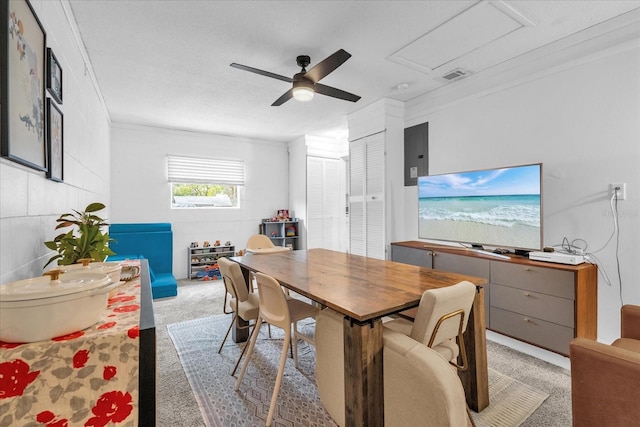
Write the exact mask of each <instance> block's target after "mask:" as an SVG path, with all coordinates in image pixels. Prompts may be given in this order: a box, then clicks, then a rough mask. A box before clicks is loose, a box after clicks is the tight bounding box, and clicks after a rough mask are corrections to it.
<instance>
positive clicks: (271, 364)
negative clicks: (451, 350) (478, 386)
mask: <svg viewBox="0 0 640 427" xmlns="http://www.w3.org/2000/svg"><path fill="white" fill-rule="evenodd" d="M230 320H231V316H226V315H215V316H208V317H205V318H201V319H195V320H190V321H186V322H180V323H174V324H170V325H168V331H169V335H170V337H171V339H172V340H173V342H174V345H175V347H176V350H177V353H178V355H179V357H180V360H181V362H182V365H183V367H184V371H185V373H186V376H187V379H188V380H189V383H190V384H191V388H192V389H193V392H194V394H195V397H196V400H197V401H198V405H199V407H200V410H201V412H202V415H203V419H204V422H205V425H206V426H207V427H222V426H236V425H238V426H239V425H246V426H253V425H262V424H263V423H264V421H265V420H266V415H267V412H268V409H269V402H270V398H271V393H272V390H273V384H274V383H275V374H276V370H277V363H278V359H279V357H280V351H281V349H282V339H281V337H282V331H280V330H278V329H277V328H272V338H268V336H267V334H266V328H263V329H262V330H261V334H260V335H261V336H260V337H259V339H258V342H257V344H256V349H255V351H254V356H253V357H252V360H251V363H250V364H249V369H248V371H247V374H246V375H245V379H244V381H243V384H242V386H241V388H240V390H239V391H238V392H235V391H233V387H234V384H235V380H236V378H235V377H232V376H231V375H230V372H231V370H232V369H233V365H234V363H235V361H236V359H237V357H238V356H239V354H240V351H241V349H242V347H241V345H238V344H235V343H233V341H232V340H231V339H228V340H227V342H226V343H225V346H224V347H223V349H222V352H221V354H218V353H217V348H218V346H219V344H220V342H221V340H222V338H223V336H224V332H225V328H226V327H227V326H228V324H229V321H230ZM311 326H312V325H311ZM263 332H264V333H263ZM279 337H280V338H279ZM299 367H300V370H299V371H298V370H296V369H295V368H294V366H293V361H292V360H288V361H287V365H286V368H285V374H284V379H283V382H282V388H281V390H280V394H279V395H278V406H277V410H276V414H275V417H274V422H273V425H274V426H335V424H334V423H333V421H332V420H331V417H330V416H329V415H328V414H327V413H326V411H325V410H324V409H323V407H322V402H321V401H320V399H319V398H318V395H317V390H316V386H315V380H314V351H313V347H311V346H308V345H307V344H306V343H304V342H302V343H301V345H300V355H299ZM489 396H490V401H491V405H490V406H489V408H487V409H485V410H484V411H482V413H480V414H475V413H474V414H473V416H474V421H475V423H476V425H477V427H516V426H519V425H521V423H522V422H523V421H524V420H525V419H526V418H527V417H528V416H529V415H530V414H531V413H533V412H534V411H535V409H536V408H537V407H538V406H540V404H541V403H542V402H543V401H544V400H545V399H546V398H547V397H548V394H546V393H544V392H542V391H540V390H537V389H535V388H534V387H531V386H528V385H526V384H523V383H521V382H519V381H516V380H514V379H513V378H510V377H508V376H505V375H502V374H500V373H498V372H497V371H495V370H490V375H489Z"/></svg>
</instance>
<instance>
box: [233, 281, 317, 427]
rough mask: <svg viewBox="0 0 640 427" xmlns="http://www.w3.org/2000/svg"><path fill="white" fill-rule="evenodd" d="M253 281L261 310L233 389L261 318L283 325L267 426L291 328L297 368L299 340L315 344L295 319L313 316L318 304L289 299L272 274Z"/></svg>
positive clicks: (241, 373)
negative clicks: (255, 283) (282, 336)
mask: <svg viewBox="0 0 640 427" xmlns="http://www.w3.org/2000/svg"><path fill="white" fill-rule="evenodd" d="M255 278H256V281H257V283H258V296H259V300H260V311H259V314H258V322H257V324H256V327H255V328H254V329H253V331H252V332H251V340H250V342H249V350H248V352H247V357H246V359H245V361H244V363H243V365H242V370H241V371H240V375H239V376H238V380H237V381H236V384H235V387H234V389H235V390H236V391H237V390H238V389H239V388H240V384H241V383H242V378H243V377H244V375H245V373H246V371H247V366H248V365H249V361H250V360H251V355H252V354H253V350H254V347H255V344H256V341H257V338H258V334H259V333H260V326H261V325H262V321H264V322H266V323H268V324H270V325H274V326H277V327H279V328H282V329H283V330H284V333H285V334H284V340H283V342H282V343H283V344H282V352H281V354H280V363H279V365H278V373H277V376H276V382H275V385H274V388H273V394H272V395H271V405H270V406H269V414H268V415H267V421H266V425H267V426H270V425H271V421H272V420H273V413H274V411H275V407H276V401H277V398H278V392H279V391H280V385H281V383H282V376H283V373H284V367H285V363H286V361H287V351H288V349H289V345H290V343H291V341H292V340H291V335H292V333H291V329H292V327H293V360H294V365H295V367H296V368H297V367H298V339H303V340H305V341H307V342H309V343H310V344H312V345H315V342H314V340H313V339H311V338H309V337H307V336H306V335H304V334H302V333H300V332H299V331H298V328H297V322H298V321H300V320H302V319H306V318H309V317H313V318H315V317H316V315H317V314H318V313H319V311H320V310H319V309H318V308H317V307H314V306H312V305H311V304H307V303H306V302H304V301H300V300H298V299H288V298H287V297H286V296H285V294H284V292H283V291H282V288H281V287H280V284H279V283H278V281H277V280H275V279H274V278H273V277H271V276H267V275H266V274H262V273H256V274H255Z"/></svg>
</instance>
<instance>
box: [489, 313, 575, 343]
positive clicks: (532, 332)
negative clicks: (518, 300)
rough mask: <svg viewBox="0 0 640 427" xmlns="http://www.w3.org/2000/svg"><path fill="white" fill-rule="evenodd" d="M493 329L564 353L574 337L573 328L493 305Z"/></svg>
mask: <svg viewBox="0 0 640 427" xmlns="http://www.w3.org/2000/svg"><path fill="white" fill-rule="evenodd" d="M491 329H493V330H494V331H496V332H500V333H503V334H506V335H509V336H512V337H514V338H517V339H520V340H523V341H527V342H530V343H532V344H535V345H538V346H540V347H544V348H547V349H549V350H552V351H556V352H558V353H562V354H564V355H568V354H569V342H570V341H571V340H572V339H573V338H574V329H573V328H568V327H566V326H561V325H558V324H555V323H551V322H545V321H544V320H540V319H537V318H535V317H531V316H525V315H523V314H518V313H514V312H511V311H507V310H502V309H500V308H497V307H491Z"/></svg>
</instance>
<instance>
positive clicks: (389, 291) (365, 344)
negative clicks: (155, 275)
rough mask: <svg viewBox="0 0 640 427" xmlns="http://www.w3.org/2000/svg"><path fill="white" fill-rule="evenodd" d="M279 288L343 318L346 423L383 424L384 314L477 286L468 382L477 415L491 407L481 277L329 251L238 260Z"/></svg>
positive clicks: (468, 339)
mask: <svg viewBox="0 0 640 427" xmlns="http://www.w3.org/2000/svg"><path fill="white" fill-rule="evenodd" d="M231 259H232V260H233V261H236V262H237V263H239V264H240V266H241V267H242V268H243V270H244V271H245V273H246V272H249V271H259V272H262V273H264V274H267V275H269V276H272V277H274V278H275V279H277V280H278V281H279V282H280V284H281V285H283V286H285V287H287V288H289V289H291V290H293V291H295V292H297V293H299V294H301V295H304V296H306V297H308V298H310V299H312V300H313V301H316V302H318V303H320V304H322V305H325V306H327V307H330V308H332V309H333V310H335V311H337V312H339V313H342V314H343V315H344V316H345V318H344V332H345V333H344V344H345V347H344V348H345V356H344V357H345V402H350V405H348V406H347V407H346V408H345V414H346V421H347V425H348V426H367V427H374V426H383V425H384V401H383V398H384V396H383V387H382V378H383V376H382V368H383V367H382V321H381V319H382V317H383V316H386V315H389V314H394V313H398V312H400V311H403V310H406V309H409V308H412V307H417V306H418V304H419V303H420V298H421V297H422V294H423V293H424V291H426V290H428V289H434V288H440V287H445V286H451V285H454V284H456V283H458V282H460V281H463V280H467V281H470V282H472V283H474V284H476V285H477V286H478V293H477V295H476V299H475V301H474V304H473V310H472V313H471V315H470V318H469V324H468V329H467V333H466V334H465V335H467V336H466V338H465V339H466V341H465V343H466V344H467V346H466V347H467V351H468V356H469V363H470V367H469V370H468V371H467V372H466V375H465V377H466V378H463V385H464V386H465V391H466V393H467V400H468V401H471V404H470V406H471V407H472V409H474V410H482V409H484V408H485V407H486V406H487V405H488V404H489V396H488V394H489V391H488V379H487V350H486V341H485V331H484V289H483V287H482V286H481V285H484V284H485V283H486V281H485V280H484V279H480V278H477V277H471V276H465V275H461V274H454V273H447V272H443V271H438V270H430V269H426V268H422V267H417V266H413V265H408V264H402V263H397V262H392V261H384V260H378V259H373V258H366V257H361V256H357V255H350V254H346V253H342V252H335V251H330V250H326V249H309V250H299V251H291V252H284V253H277V254H271V255H251V254H248V255H245V256H242V257H233V258H231Z"/></svg>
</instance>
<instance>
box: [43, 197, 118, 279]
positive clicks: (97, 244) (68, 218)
mask: <svg viewBox="0 0 640 427" xmlns="http://www.w3.org/2000/svg"><path fill="white" fill-rule="evenodd" d="M105 207H106V206H105V205H104V204H102V203H98V202H96V203H91V204H90V205H89V206H87V207H86V208H85V209H84V211H83V212H78V211H76V210H73V212H74V213H65V214H62V215H60V217H59V218H58V219H57V220H56V222H57V223H58V225H57V226H56V228H55V229H56V230H59V229H61V228H65V227H73V226H75V227H77V230H78V234H79V235H78V236H76V235H75V233H74V231H75V228H72V229H71V230H69V231H68V232H66V233H63V234H59V235H57V236H56V237H55V238H54V239H53V240H51V241H48V242H44V244H45V246H46V247H47V248H49V249H51V250H53V251H56V252H58V253H57V255H54V256H52V257H51V258H50V259H49V261H47V263H46V264H45V267H46V266H47V265H49V264H51V262H53V261H55V260H58V265H70V264H74V263H76V262H78V260H79V259H81V258H91V259H93V260H94V261H104V260H105V259H106V258H107V256H109V255H115V253H114V252H113V251H112V250H111V249H109V242H110V241H113V239H110V238H109V233H108V232H106V233H103V232H102V230H101V228H102V227H105V226H108V225H109V224H108V223H106V222H105V221H106V220H105V219H102V218H100V217H99V216H97V215H95V214H94V212H98V211H101V210H102V209H104V208H105Z"/></svg>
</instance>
